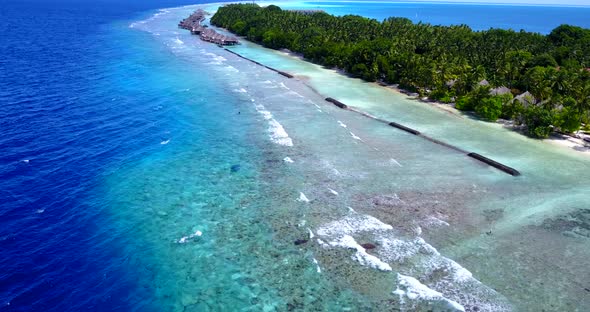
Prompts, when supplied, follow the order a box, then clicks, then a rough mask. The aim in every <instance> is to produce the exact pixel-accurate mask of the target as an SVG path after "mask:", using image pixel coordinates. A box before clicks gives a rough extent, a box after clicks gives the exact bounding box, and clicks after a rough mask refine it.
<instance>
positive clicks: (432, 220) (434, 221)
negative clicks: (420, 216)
mask: <svg viewBox="0 0 590 312" xmlns="http://www.w3.org/2000/svg"><path fill="white" fill-rule="evenodd" d="M421 224H422V225H424V226H426V227H440V226H450V224H449V223H448V222H446V221H443V220H441V219H439V218H437V217H435V216H428V217H427V218H426V219H424V220H423V221H422V222H421Z"/></svg>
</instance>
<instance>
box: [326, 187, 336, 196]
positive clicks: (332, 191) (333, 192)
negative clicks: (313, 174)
mask: <svg viewBox="0 0 590 312" xmlns="http://www.w3.org/2000/svg"><path fill="white" fill-rule="evenodd" d="M328 190H329V191H330V193H332V194H334V195H336V196H338V192H336V191H334V190H333V189H331V188H328Z"/></svg>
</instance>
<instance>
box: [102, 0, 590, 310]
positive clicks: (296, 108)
mask: <svg viewBox="0 0 590 312" xmlns="http://www.w3.org/2000/svg"><path fill="white" fill-rule="evenodd" d="M207 8H208V9H209V10H211V9H214V6H213V7H207ZM192 10H194V8H193V7H189V8H181V9H170V10H164V11H161V12H159V13H158V14H157V15H156V16H154V17H152V18H150V19H148V20H145V21H142V22H138V23H134V24H132V25H131V27H132V28H133V29H137V30H142V31H147V32H148V33H150V34H151V36H153V40H155V41H156V42H158V43H159V44H161V45H162V46H164V47H165V49H168V50H169V53H171V54H174V55H175V57H176V59H178V60H180V61H181V62H183V64H185V65H183V66H181V67H186V68H193V69H196V70H198V71H200V72H203V73H206V77H207V85H206V90H207V92H211V91H212V90H218V92H217V94H215V95H209V94H207V97H206V98H205V96H203V97H199V92H202V91H199V90H204V89H203V86H201V87H199V86H198V85H199V79H200V78H199V77H195V78H192V79H191V78H189V77H188V76H187V77H186V78H184V79H182V80H183V81H187V79H188V80H189V81H190V83H188V84H193V87H190V88H188V89H190V91H188V92H189V94H191V96H190V97H189V99H188V100H187V103H195V104H194V105H198V106H199V107H200V108H205V107H206V109H205V111H207V114H205V115H203V116H201V115H197V116H193V117H192V118H191V117H189V116H191V114H187V117H189V120H190V119H194V121H189V124H195V125H207V124H208V122H209V121H210V120H211V119H210V118H213V116H216V117H220V116H223V117H222V118H221V119H222V121H219V120H217V119H216V120H215V122H213V123H212V124H210V125H208V126H203V128H197V129H195V130H194V133H193V134H190V133H187V135H186V136H185V135H183V136H181V137H177V136H175V135H174V134H171V135H170V138H169V139H170V141H169V142H168V141H167V140H168V139H166V140H164V141H163V143H164V142H166V143H167V144H165V145H164V149H165V150H164V151H162V155H161V156H159V157H157V158H153V159H152V158H151V157H150V158H149V159H147V160H143V161H142V162H141V163H140V164H138V165H136V166H133V167H131V168H130V169H129V170H125V171H122V172H121V173H120V175H119V174H117V175H116V176H114V177H113V178H112V179H109V181H111V182H108V183H107V184H106V186H105V188H106V189H107V190H108V191H107V194H108V196H109V197H112V198H113V204H114V207H116V209H114V211H115V212H116V213H114V216H113V218H114V219H115V220H119V221H118V222H121V220H124V222H137V224H138V225H137V226H136V227H137V230H138V231H137V235H138V237H143V240H145V243H146V246H145V247H142V249H140V251H142V250H144V248H145V250H144V251H142V252H134V254H135V255H136V256H137V257H139V258H140V260H138V261H139V263H145V264H143V265H145V266H146V270H148V271H152V272H153V273H152V275H151V278H150V279H148V282H147V283H148V284H149V283H154V284H155V285H157V287H156V289H157V291H156V294H155V295H156V297H157V298H158V301H159V302H161V303H160V304H164V305H166V306H170V307H174V308H175V309H180V308H181V307H183V308H188V309H196V310H202V309H213V310H217V309H223V308H227V307H244V308H246V307H249V308H250V309H254V310H256V309H267V310H273V309H279V310H280V309H283V308H285V307H287V308H289V309H302V308H305V307H307V308H310V307H323V309H335V310H340V309H341V308H350V309H353V310H355V309H360V308H362V307H365V308H369V307H371V306H372V307H376V306H379V305H381V304H386V303H387V304H389V305H392V306H398V307H401V308H403V309H408V310H414V309H418V310H420V309H429V308H433V307H435V308H439V309H450V310H453V309H459V308H457V307H458V305H461V306H462V307H463V309H466V310H473V311H476V310H480V311H481V310H485V311H499V310H512V309H524V310H528V309H537V308H538V309H540V308H543V307H547V306H553V307H556V308H558V309H573V310H576V309H580V308H582V307H583V306H584V305H585V302H584V300H586V299H585V298H586V296H585V292H586V291H585V290H584V288H585V287H587V286H586V285H585V280H586V276H587V272H586V271H585V269H584V267H585V266H584V263H585V260H584V259H586V256H587V253H588V238H587V236H585V235H586V234H584V233H585V232H584V231H585V230H584V229H585V227H586V225H585V222H586V221H584V220H585V219H584V218H586V217H585V213H586V212H585V208H584V207H585V206H584V205H585V202H587V199H588V197H587V195H586V194H588V193H587V191H588V189H587V186H586V185H587V184H585V183H583V181H584V180H587V179H588V177H586V176H585V175H584V174H583V173H578V174H577V175H576V176H573V175H572V174H571V173H570V172H568V171H567V170H565V169H566V168H571V167H573V166H575V167H577V168H580V170H579V171H578V172H585V169H583V168H587V167H588V161H587V159H586V158H584V157H585V156H580V155H576V156H571V157H570V156H568V155H571V154H572V153H571V152H568V151H567V150H560V149H556V148H554V147H551V146H549V145H547V144H546V143H542V142H537V141H533V140H529V139H526V138H524V137H521V136H519V135H516V134H514V133H511V132H508V131H507V130H503V129H501V128H500V127H497V126H494V125H487V124H485V123H482V122H479V121H474V120H469V119H467V118H465V117H461V116H457V115H453V114H450V113H448V112H446V111H442V110H440V109H437V108H434V107H430V106H428V105H427V104H423V103H418V102H415V101H413V100H411V99H409V98H407V97H406V96H403V95H400V94H398V93H395V92H393V91H391V90H386V89H383V88H380V87H377V86H375V85H371V84H366V83H362V82H360V81H358V80H353V79H349V78H345V77H343V76H340V75H338V74H337V73H334V72H331V71H328V70H325V69H322V68H320V67H317V66H315V65H311V64H307V63H304V62H302V61H300V60H298V59H296V58H293V57H290V56H287V55H285V54H282V53H280V52H276V51H270V50H266V49H263V48H260V47H256V46H254V45H252V44H248V43H245V42H244V43H243V44H242V45H240V46H238V47H235V48H232V49H233V50H234V51H236V52H238V53H241V54H243V55H246V56H248V57H251V58H254V59H256V60H258V61H261V62H262V63H264V64H266V65H270V66H272V67H276V68H279V69H281V70H286V71H289V72H291V73H294V74H296V75H297V77H298V78H297V79H295V80H288V79H286V78H284V77H282V76H280V75H277V74H276V73H274V72H272V71H268V70H265V69H262V68H260V67H259V66H258V65H255V64H253V63H250V62H248V61H245V60H243V59H240V58H237V57H235V56H234V55H232V54H230V53H228V52H225V51H223V50H222V49H220V48H218V47H216V46H214V45H208V44H205V43H203V42H200V41H199V40H198V39H197V38H196V37H191V36H190V35H189V34H188V33H185V32H182V31H180V30H177V29H176V28H175V27H174V26H173V25H175V23H177V21H178V19H179V18H181V17H183V16H185V15H188V14H189V13H190V12H191V11H192ZM197 68H198V69H197ZM180 77H182V71H180V73H179V74H176V75H175V78H180ZM187 87H188V85H187ZM191 92H195V93H191ZM326 96H333V97H336V98H338V99H340V100H342V101H344V102H345V103H348V104H350V105H353V106H355V107H357V108H359V109H362V110H364V111H367V112H369V113H371V114H373V115H376V116H378V117H382V118H385V119H389V120H395V121H399V122H402V123H404V124H407V125H410V126H412V127H415V128H418V129H419V130H421V131H423V132H425V133H427V134H429V135H431V136H433V137H435V138H439V139H444V140H445V141H447V142H449V143H452V144H455V145H458V146H459V147H461V148H463V149H467V150H473V151H477V152H480V153H482V154H484V155H487V156H490V157H492V158H495V159H498V160H500V161H503V162H505V163H507V164H509V165H511V166H514V167H516V168H517V169H519V170H521V171H522V172H523V176H521V177H518V178H514V177H511V176H509V175H506V174H504V173H501V172H499V171H497V170H495V169H493V168H490V167H487V166H484V165H482V164H480V163H477V162H475V161H473V160H471V159H469V158H467V157H465V155H463V154H461V153H457V152H456V151H453V150H449V149H447V148H444V147H442V146H438V145H434V144H432V143H431V142H428V141H425V140H423V139H421V138H417V137H413V136H411V135H409V134H406V133H404V132H398V131H395V130H393V129H392V128H390V127H387V126H386V125H383V124H380V123H377V122H375V121H374V120H372V119H370V118H366V117H364V116H362V115H359V114H356V113H352V112H347V111H342V110H339V109H337V108H335V107H334V106H332V105H331V104H329V103H327V102H325V101H324V100H323V98H324V97H326ZM220 102H221V103H225V105H224V106H219V105H218V103H220ZM215 103H217V104H215ZM238 112H239V113H238ZM228 129H231V131H230V130H228ZM202 131H204V133H203V132H202ZM482 142H485V144H483V143H482ZM203 145H205V146H209V147H211V148H212V150H211V151H209V150H207V151H205V150H203V149H202V148H199V147H200V146H203ZM169 153H171V154H169ZM171 155H174V157H171ZM544 163H547V164H552V165H551V166H543V165H540V164H544ZM204 164H207V165H204ZM232 166H233V170H232ZM237 166H239V168H238V167H237ZM180 168H181V169H180ZM236 168H238V169H236ZM145 176H150V178H149V179H142V177H145ZM138 212H140V213H138ZM161 229H166V230H164V231H162V230H161ZM490 231H491V234H486V233H487V232H490ZM539 237H543V239H542V240H539V239H538V238H539ZM295 241H298V244H294V242H295ZM303 241H305V242H303ZM362 243H371V244H374V245H376V246H378V247H377V248H376V249H370V250H369V251H367V250H365V249H364V248H362V247H358V246H359V245H358V244H362ZM366 246H368V245H366ZM435 247H436V248H435ZM361 248H362V249H361ZM437 249H438V251H437ZM148 251H149V252H148ZM144 252H145V253H147V254H149V255H145V257H143V256H140V255H142V254H143V253H144ZM149 257H153V258H149ZM147 259H151V260H147ZM158 259H168V260H169V261H166V262H162V261H161V260H160V261H158ZM451 259H452V260H451ZM565 263H568V265H565ZM578 263H579V264H580V265H578ZM149 266H153V267H151V268H150V269H147V267H149ZM470 271H471V272H470ZM538 272H546V274H545V275H544V276H542V277H540V276H539V275H538ZM203 276H206V278H204V279H203V278H202V277H203ZM413 278H415V279H413ZM318 285H320V286H318ZM515 285H533V286H532V287H528V288H527V287H523V286H517V287H515ZM459 310H460V309H459Z"/></svg>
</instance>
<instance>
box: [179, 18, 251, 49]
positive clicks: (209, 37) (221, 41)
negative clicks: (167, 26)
mask: <svg viewBox="0 0 590 312" xmlns="http://www.w3.org/2000/svg"><path fill="white" fill-rule="evenodd" d="M205 14H206V13H205V11H203V10H201V9H199V10H197V11H195V12H194V13H193V14H191V15H190V16H189V17H187V18H185V19H183V20H182V21H180V23H178V27H180V28H183V29H186V30H188V31H190V32H191V34H193V35H198V36H199V37H200V38H201V40H203V41H207V42H212V43H216V44H218V45H236V44H238V43H239V42H238V39H237V38H236V37H232V36H225V35H222V34H219V33H217V32H216V31H215V30H213V29H210V28H207V26H206V25H201V23H202V22H203V21H204V20H205Z"/></svg>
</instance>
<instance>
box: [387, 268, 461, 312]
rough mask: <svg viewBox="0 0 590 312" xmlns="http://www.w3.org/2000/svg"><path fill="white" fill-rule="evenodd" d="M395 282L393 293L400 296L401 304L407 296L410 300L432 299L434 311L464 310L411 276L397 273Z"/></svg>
mask: <svg viewBox="0 0 590 312" xmlns="http://www.w3.org/2000/svg"><path fill="white" fill-rule="evenodd" d="M397 283H398V285H397V289H396V290H394V291H393V293H394V294H396V295H398V296H400V300H401V302H402V305H403V304H404V303H405V299H406V298H407V299H409V300H412V301H415V300H426V301H433V303H434V304H435V305H436V307H435V308H434V311H465V308H464V307H463V306H462V305H460V304H459V303H457V302H455V301H453V300H450V299H447V298H445V297H444V296H443V295H442V294H441V293H440V292H438V291H436V290H434V289H431V288H429V287H428V286H426V285H424V284H422V283H420V281H418V280H417V279H415V278H413V277H411V276H407V275H402V274H399V273H398V274H397Z"/></svg>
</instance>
